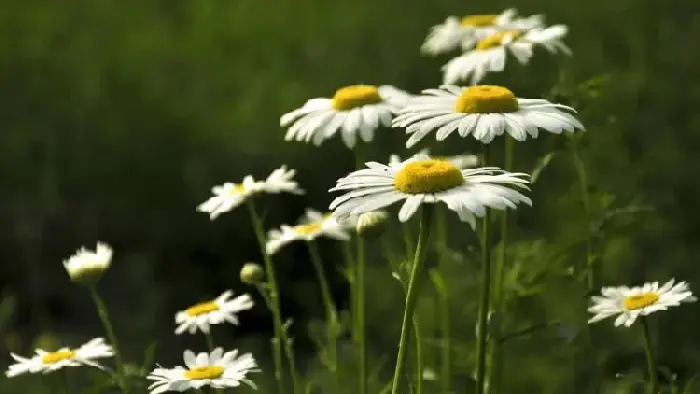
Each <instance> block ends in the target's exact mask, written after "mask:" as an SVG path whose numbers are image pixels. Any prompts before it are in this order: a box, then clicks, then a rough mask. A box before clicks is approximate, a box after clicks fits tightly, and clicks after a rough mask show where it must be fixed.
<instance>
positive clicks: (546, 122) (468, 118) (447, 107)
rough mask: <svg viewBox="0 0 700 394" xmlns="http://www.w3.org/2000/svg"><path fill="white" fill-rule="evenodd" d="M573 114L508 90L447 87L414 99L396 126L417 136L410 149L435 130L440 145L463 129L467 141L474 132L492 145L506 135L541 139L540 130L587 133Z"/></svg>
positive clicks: (410, 139)
mask: <svg viewBox="0 0 700 394" xmlns="http://www.w3.org/2000/svg"><path fill="white" fill-rule="evenodd" d="M572 113H575V111H574V109H573V108H571V107H567V106H565V105H561V104H554V103H551V102H549V101H547V100H544V99H521V98H516V97H515V94H513V92H511V91H510V90H509V89H508V88H505V87H503V86H495V85H476V86H468V87H460V86H454V85H443V86H441V87H440V89H426V90H424V91H423V95H421V96H416V97H414V98H413V99H411V101H410V102H409V104H408V105H406V107H405V108H404V109H403V110H402V111H401V113H400V114H399V116H397V117H396V118H395V119H394V122H393V126H394V127H406V133H407V134H412V135H411V137H410V138H409V139H408V141H406V147H407V148H410V147H411V146H413V145H415V144H416V143H417V142H418V141H420V140H421V139H423V137H425V136H426V135H428V133H430V132H432V131H435V138H436V139H437V140H438V141H442V140H444V139H446V138H447V137H448V136H449V135H450V134H452V133H453V132H455V131H457V132H458V133H459V135H460V136H461V137H467V136H468V135H470V134H471V135H472V136H473V137H474V138H476V139H477V140H479V141H481V142H482V143H485V144H488V143H490V142H491V141H492V140H493V139H494V138H495V137H497V136H499V135H502V134H504V133H508V134H509V135H510V136H511V137H513V138H514V139H516V140H517V141H525V140H526V139H527V137H528V135H529V136H530V137H531V138H537V136H538V135H539V132H538V130H539V129H543V130H546V131H549V132H550V133H554V134H560V133H562V132H563V131H569V132H573V131H574V130H575V129H581V130H583V125H582V124H581V123H580V122H579V121H578V120H577V119H576V118H575V117H574V116H573V115H572Z"/></svg>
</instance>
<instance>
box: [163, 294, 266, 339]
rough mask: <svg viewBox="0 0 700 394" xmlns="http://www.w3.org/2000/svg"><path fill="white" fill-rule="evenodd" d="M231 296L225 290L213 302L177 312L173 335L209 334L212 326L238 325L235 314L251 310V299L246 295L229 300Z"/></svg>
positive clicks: (202, 303)
mask: <svg viewBox="0 0 700 394" xmlns="http://www.w3.org/2000/svg"><path fill="white" fill-rule="evenodd" d="M232 296H233V292H232V291H230V290H227V291H225V292H224V293H223V294H222V295H220V296H219V297H217V298H216V299H214V300H211V301H207V302H201V303H199V304H196V305H193V306H191V307H189V308H187V309H185V310H184V311H179V312H177V313H176V314H175V323H176V324H177V325H178V326H177V328H176V329H175V334H177V335H180V334H182V333H184V332H185V331H187V332H189V333H190V334H194V333H196V332H197V329H199V330H200V331H202V332H203V333H209V327H210V326H211V325H213V324H222V323H231V324H238V316H237V313H238V312H240V311H243V310H247V309H250V308H252V307H253V299H252V298H251V297H250V295H248V294H243V295H240V296H238V297H236V298H234V299H230V298H231V297H232Z"/></svg>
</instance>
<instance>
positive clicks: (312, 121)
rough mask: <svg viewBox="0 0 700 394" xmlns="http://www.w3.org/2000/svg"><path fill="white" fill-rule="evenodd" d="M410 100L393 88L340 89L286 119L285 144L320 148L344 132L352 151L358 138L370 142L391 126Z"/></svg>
mask: <svg viewBox="0 0 700 394" xmlns="http://www.w3.org/2000/svg"><path fill="white" fill-rule="evenodd" d="M409 97H410V96H409V94H408V93H406V92H404V91H402V90H399V89H397V88H395V87H393V86H389V85H383V86H373V85H352V86H346V87H343V88H340V89H338V90H337V91H336V92H335V95H334V96H333V98H315V99H311V100H308V101H307V102H306V104H304V105H303V106H302V107H301V108H298V109H295V110H294V111H292V112H289V113H286V114H284V115H282V117H281V118H280V126H282V127H289V130H287V134H286V136H285V137H284V139H285V141H291V140H296V141H306V142H309V141H312V142H313V143H314V144H315V145H317V146H318V145H321V143H322V142H323V141H325V140H327V139H329V138H331V137H333V136H334V135H335V133H336V132H337V131H338V130H340V133H341V136H342V138H343V142H345V145H346V146H347V147H348V148H350V149H352V148H353V147H354V146H355V143H356V140H357V135H358V134H359V136H360V138H361V139H362V140H363V141H364V142H370V141H372V139H373V138H374V131H375V130H376V129H377V128H379V126H387V127H388V126H391V118H392V116H393V114H394V113H396V112H398V111H399V110H400V109H401V107H403V106H404V105H405V103H406V101H407V100H408V99H409Z"/></svg>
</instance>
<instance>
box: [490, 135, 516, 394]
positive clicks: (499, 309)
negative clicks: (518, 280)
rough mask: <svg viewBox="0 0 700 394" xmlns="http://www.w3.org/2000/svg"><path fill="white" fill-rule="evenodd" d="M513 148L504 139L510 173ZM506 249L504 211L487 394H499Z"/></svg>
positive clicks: (495, 281) (506, 220) (506, 216)
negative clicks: (496, 318)
mask: <svg viewBox="0 0 700 394" xmlns="http://www.w3.org/2000/svg"><path fill="white" fill-rule="evenodd" d="M514 148H515V140H513V139H512V138H506V139H505V163H504V164H505V165H504V169H505V170H506V171H511V169H512V167H513V150H514ZM507 247H508V210H507V209H505V210H503V212H502V213H501V245H500V246H499V248H498V260H496V267H495V270H494V285H493V300H492V306H491V308H492V309H493V310H494V311H496V316H498V320H497V321H496V322H495V324H494V325H493V337H494V339H495V340H492V341H491V342H490V346H491V349H490V350H489V356H490V358H491V360H490V365H491V371H490V374H489V392H490V393H493V394H497V393H500V392H501V380H502V377H503V348H502V345H501V341H500V340H499V339H500V337H501V332H502V331H503V326H502V324H503V319H504V317H505V302H504V299H503V298H504V294H503V291H504V290H503V288H504V283H505V272H506V264H507V261H506V251H507Z"/></svg>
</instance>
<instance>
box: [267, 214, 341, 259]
mask: <svg viewBox="0 0 700 394" xmlns="http://www.w3.org/2000/svg"><path fill="white" fill-rule="evenodd" d="M350 223H352V222H351V221H348V222H344V223H343V224H340V223H338V221H337V220H336V219H335V218H334V217H333V216H332V214H331V213H326V214H322V213H321V212H318V211H314V210H313V209H307V210H306V213H305V214H304V216H303V218H302V219H301V220H300V221H299V224H297V225H296V226H287V225H283V226H282V227H280V228H279V229H275V230H270V232H268V234H267V244H266V245H265V249H266V251H267V253H268V254H275V253H277V252H278V251H279V250H280V249H281V248H282V247H283V246H285V245H287V244H288V243H290V242H294V241H307V242H308V241H313V240H314V239H316V238H318V237H321V236H325V237H329V238H333V239H337V240H342V241H347V240H349V239H350V234H348V232H347V230H346V228H347V227H348V226H349V224H350Z"/></svg>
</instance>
